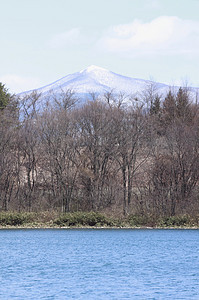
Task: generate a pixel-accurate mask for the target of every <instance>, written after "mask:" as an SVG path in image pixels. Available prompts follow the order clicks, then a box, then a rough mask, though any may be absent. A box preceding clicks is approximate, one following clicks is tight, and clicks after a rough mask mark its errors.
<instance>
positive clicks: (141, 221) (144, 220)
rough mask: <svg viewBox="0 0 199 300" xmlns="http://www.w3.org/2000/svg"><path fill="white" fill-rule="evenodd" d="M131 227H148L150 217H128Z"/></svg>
mask: <svg viewBox="0 0 199 300" xmlns="http://www.w3.org/2000/svg"><path fill="white" fill-rule="evenodd" d="M128 223H129V225H130V226H147V225H148V223H149V218H148V216H139V215H130V216H129V217H128Z"/></svg>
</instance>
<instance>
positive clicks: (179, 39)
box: [98, 16, 199, 56]
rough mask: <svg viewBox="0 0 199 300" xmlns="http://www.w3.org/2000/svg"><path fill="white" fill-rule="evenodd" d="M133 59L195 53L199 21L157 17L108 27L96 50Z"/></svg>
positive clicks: (198, 43) (198, 42) (198, 36)
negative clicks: (127, 55)
mask: <svg viewBox="0 0 199 300" xmlns="http://www.w3.org/2000/svg"><path fill="white" fill-rule="evenodd" d="M99 46H100V47H101V49H103V50H105V51H109V52H114V53H124V54H125V53H128V54H131V55H133V56H137V55H148V54H193V53H194V54H197V53H198V48H199V22H198V21H192V20H182V19H180V18H178V17H175V16H160V17H158V18H156V19H154V20H152V21H151V22H148V23H144V22H142V21H141V20H134V21H133V22H132V23H130V24H122V25H118V26H113V27H112V28H109V29H108V30H107V32H106V33H105V35H104V36H103V37H102V38H101V39H100V40H99V41H98V47H99Z"/></svg>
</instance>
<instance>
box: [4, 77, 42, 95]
mask: <svg viewBox="0 0 199 300" xmlns="http://www.w3.org/2000/svg"><path fill="white" fill-rule="evenodd" d="M0 82H2V83H3V84H5V86H6V88H8V90H9V92H11V93H15V94H17V93H20V92H24V91H27V90H32V89H36V88H38V87H40V85H41V83H40V81H39V79H37V78H31V77H21V76H18V75H15V74H7V75H3V76H0Z"/></svg>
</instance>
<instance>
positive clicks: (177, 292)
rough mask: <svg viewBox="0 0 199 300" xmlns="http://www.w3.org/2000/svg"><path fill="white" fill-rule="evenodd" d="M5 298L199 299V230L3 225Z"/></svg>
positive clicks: (0, 269)
mask: <svg viewBox="0 0 199 300" xmlns="http://www.w3.org/2000/svg"><path fill="white" fill-rule="evenodd" d="M0 299H3V300H6V299H20V300H23V299H25V300H27V299H35V300H37V299H56V300H57V299H86V300H88V299H93V300H96V299H100V300H101V299H117V300H118V299H183V300H184V299H189V300H190V299H199V230H139V229H138V230H135V229H134V230H130V229H129V230H127V229H126V230H125V229H115V230H111V229H108V230H95V229H93V230H92V229H91V230H86V229H79V230H65V229H53V230H50V229H46V230H0Z"/></svg>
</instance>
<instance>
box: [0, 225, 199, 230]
mask: <svg viewBox="0 0 199 300" xmlns="http://www.w3.org/2000/svg"><path fill="white" fill-rule="evenodd" d="M4 229H13V230H17V229H33V230H34V229H35V230H37V229H44V230H49V229H56V230H57V229H66V230H73V229H74V230H77V229H82V230H84V229H94V230H113V229H116V230H121V229H129V230H130V229H132V230H134V229H139V230H154V229H156V230H162V229H165V230H175V229H177V230H179V229H181V230H185V229H186V230H193V229H194V230H198V229H199V227H197V226H163V227H161V226H154V227H153V226H122V227H117V226H56V225H47V224H46V225H45V224H37V225H36V224H35V225H29V224H27V226H26V225H21V226H20V225H19V226H14V225H5V226H2V225H1V226H0V230H4Z"/></svg>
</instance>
